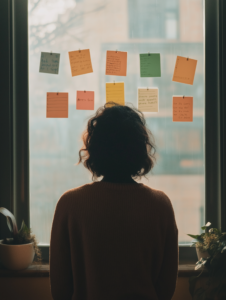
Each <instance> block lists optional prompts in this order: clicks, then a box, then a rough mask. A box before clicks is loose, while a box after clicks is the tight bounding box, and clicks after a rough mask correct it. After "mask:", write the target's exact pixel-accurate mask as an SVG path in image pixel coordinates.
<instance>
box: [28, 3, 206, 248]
mask: <svg viewBox="0 0 226 300" xmlns="http://www.w3.org/2000/svg"><path fill="white" fill-rule="evenodd" d="M203 45H204V40H203V2H202V0H191V1H187V0H180V1H179V0H158V1H156V0H128V1H121V0H114V1H111V0H79V1H78V0H77V1H75V0H64V1H62V0H29V47H30V54H29V64H30V69H29V72H30V75H29V90H30V103H29V105H30V193H31V195H30V203H31V206H30V209H31V210H30V214H31V228H32V231H33V232H34V233H35V234H36V236H37V239H38V240H39V244H49V242H50V232H51V226H52V220H53V214H54V210H55V206H56V203H57V201H58V199H59V198H60V196H61V195H62V194H63V193H64V192H65V191H66V190H68V189H71V188H74V187H78V186H80V185H83V184H86V183H89V182H91V181H92V180H91V174H90V173H89V172H88V171H87V170H86V169H85V168H84V167H83V166H82V165H79V166H76V165H75V164H76V163H77V161H78V151H79V149H80V147H81V146H82V141H81V134H82V132H83V130H84V129H85V126H86V123H87V120H88V118H89V117H90V116H91V115H93V113H94V112H93V111H81V110H80V111H78V110H76V105H75V103H76V91H77V90H91V91H95V111H96V110H97V108H98V107H99V106H102V105H104V103H105V83H106V82H113V81H114V80H115V81H124V82H125V99H126V102H127V103H132V104H133V105H134V106H135V107H137V88H138V87H158V88H159V101H160V103H159V113H145V117H146V120H147V124H148V127H149V128H150V129H151V131H152V132H153V134H154V136H155V140H156V144H157V153H158V159H157V164H156V166H155V167H154V169H153V171H152V172H151V173H150V174H149V175H148V176H147V179H145V178H144V179H142V182H143V183H145V184H147V185H149V186H150V187H152V188H154V189H160V190H163V191H164V192H165V193H166V194H167V195H168V196H169V198H170V199H171V201H172V204H173V207H174V210H175V215H176V221H177V224H178V228H179V244H185V243H188V242H190V241H191V238H189V237H188V236H187V235H186V234H187V233H194V234H195V233H196V234H198V233H199V232H200V227H201V226H202V225H204V198H205V194H204V190H205V176H204V174H205V173H204V172H205V167H204V63H203V62H204V47H203ZM78 49H90V53H91V59H92V65H93V70H94V72H93V73H90V74H86V75H81V76H75V77H72V76H71V70H70V65H69V56H68V51H73V50H78ZM116 49H117V50H119V51H127V52H128V67H127V76H126V77H120V76H106V75H105V64H106V51H107V50H116ZM51 51H52V52H55V53H60V55H61V57H60V68H59V74H58V75H51V74H44V73H39V63H40V55H41V52H51ZM147 52H150V53H160V54H161V71H162V72H161V73H162V76H161V77H160V78H159V77H157V78H141V77H140V64H139V54H140V53H147ZM177 55H180V56H185V57H189V58H193V59H197V60H198V63H197V68H196V74H195V79H194V84H193V85H186V84H181V83H176V82H172V76H173V71H174V67H175V62H176V56H177ZM47 92H68V93H69V118H68V119H46V93H47ZM172 95H186V96H193V97H194V118H193V122H192V123H191V122H187V123H181V122H174V123H173V122H172Z"/></svg>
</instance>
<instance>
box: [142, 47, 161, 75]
mask: <svg viewBox="0 0 226 300" xmlns="http://www.w3.org/2000/svg"><path fill="white" fill-rule="evenodd" d="M140 77H161V63H160V53H147V54H146V53H144V54H140Z"/></svg>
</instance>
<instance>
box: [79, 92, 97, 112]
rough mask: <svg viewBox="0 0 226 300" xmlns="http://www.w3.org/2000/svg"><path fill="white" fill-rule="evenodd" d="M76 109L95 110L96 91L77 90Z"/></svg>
mask: <svg viewBox="0 0 226 300" xmlns="http://www.w3.org/2000/svg"><path fill="white" fill-rule="evenodd" d="M76 109H82V110H94V92H93V91H77V98H76Z"/></svg>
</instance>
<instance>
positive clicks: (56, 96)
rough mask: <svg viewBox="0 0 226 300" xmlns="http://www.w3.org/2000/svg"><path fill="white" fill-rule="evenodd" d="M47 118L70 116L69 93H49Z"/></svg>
mask: <svg viewBox="0 0 226 300" xmlns="http://www.w3.org/2000/svg"><path fill="white" fill-rule="evenodd" d="M46 118H68V93H47V99H46Z"/></svg>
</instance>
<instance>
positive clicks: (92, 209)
mask: <svg viewBox="0 0 226 300" xmlns="http://www.w3.org/2000/svg"><path fill="white" fill-rule="evenodd" d="M83 141H84V147H83V148H82V149H81V150H80V152H79V157H80V159H79V163H81V162H82V163H83V164H84V166H85V167H86V168H87V169H88V170H90V172H91V173H92V175H93V180H95V181H94V182H93V183H91V184H85V185H83V186H80V187H78V188H75V189H72V190H69V191H67V192H66V193H64V194H63V195H62V196H61V198H60V199H59V201H58V203H57V206H56V210H55V214H54V219H53V224H52V231H51V241H50V285H51V293H52V297H53V299H54V300H58V299H60V300H63V299H64V300H67V299H68V300H69V299H70V300H71V299H72V300H142V299H143V300H144V299H145V300H148V299H149V300H170V299H171V298H172V296H173V294H174V292H175V288H176V281H177V272H178V252H179V250H178V249H179V248H178V229H177V225H176V221H175V215H174V210H173V207H172V204H171V201H170V199H169V198H168V197H167V196H166V195H165V194H164V193H163V192H162V191H159V190H155V189H152V188H150V187H148V186H146V185H144V184H142V183H137V182H136V181H135V180H134V179H135V178H137V177H139V178H140V177H142V176H144V175H145V174H147V173H148V172H149V171H150V170H151V169H152V168H153V166H154V160H155V156H154V155H155V147H154V143H153V137H152V134H151V132H150V131H149V130H148V129H147V128H146V126H145V119H144V117H143V114H142V113H141V112H139V111H138V110H136V109H134V108H130V107H128V106H121V105H118V104H115V103H110V104H109V103H108V104H106V105H105V106H104V107H101V108H99V109H98V110H97V112H96V115H95V116H94V117H92V118H91V119H90V120H89V121H88V125H87V130H86V131H85V133H84V135H83ZM99 177H102V180H101V181H97V178H99Z"/></svg>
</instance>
